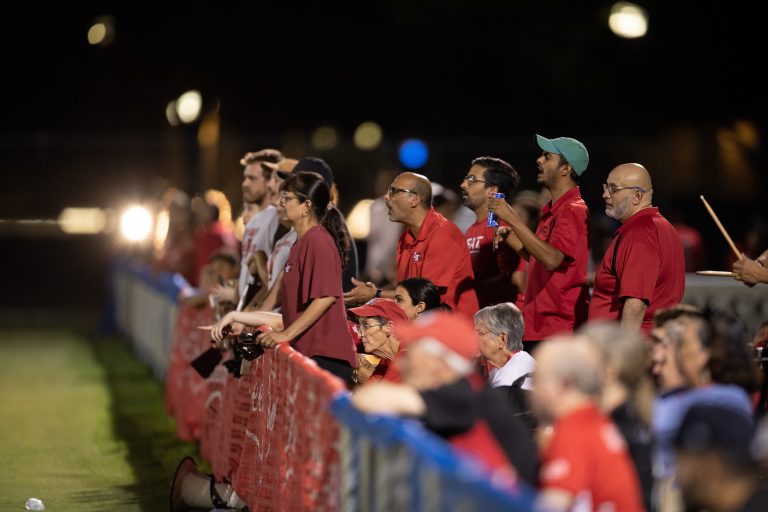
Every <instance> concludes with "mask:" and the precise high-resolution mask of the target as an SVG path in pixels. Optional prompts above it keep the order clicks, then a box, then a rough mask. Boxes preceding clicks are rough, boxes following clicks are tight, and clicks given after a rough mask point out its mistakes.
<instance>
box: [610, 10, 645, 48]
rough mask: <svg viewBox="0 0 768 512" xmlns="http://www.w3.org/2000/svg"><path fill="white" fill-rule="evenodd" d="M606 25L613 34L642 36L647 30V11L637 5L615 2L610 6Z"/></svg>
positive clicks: (631, 36) (629, 37)
mask: <svg viewBox="0 0 768 512" xmlns="http://www.w3.org/2000/svg"><path fill="white" fill-rule="evenodd" d="M608 26H609V27H610V28H611V30H612V31H613V33H614V34H616V35H617V36H619V37H623V38H625V39H636V38H638V37H643V36H644V35H645V34H646V32H648V13H647V12H646V11H645V9H643V8H642V7H640V6H639V5H636V4H633V3H630V2H617V3H615V4H613V6H612V7H611V14H610V15H609V16H608Z"/></svg>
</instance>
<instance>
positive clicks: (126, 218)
mask: <svg viewBox="0 0 768 512" xmlns="http://www.w3.org/2000/svg"><path fill="white" fill-rule="evenodd" d="M120 233H121V234H122V235H123V237H124V238H125V239H126V240H128V241H129V242H143V241H144V240H146V239H147V238H149V235H150V234H152V214H151V213H149V210H147V209H146V208H144V207H143V206H139V205H134V206H131V207H129V208H127V209H126V210H125V211H124V212H123V214H122V215H121V216H120Z"/></svg>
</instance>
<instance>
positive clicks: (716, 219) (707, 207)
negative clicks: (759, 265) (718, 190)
mask: <svg viewBox="0 0 768 512" xmlns="http://www.w3.org/2000/svg"><path fill="white" fill-rule="evenodd" d="M699 197H700V198H701V201H702V202H703V203H704V207H705V208H706V209H707V211H708V212H709V214H710V215H711V216H712V220H714V221H715V224H717V227H718V228H720V232H721V233H722V234H723V236H724V237H725V239H726V240H727V241H728V245H730V246H731V249H733V254H735V255H736V259H739V260H740V259H741V253H740V252H739V250H738V249H737V248H736V244H734V243H733V240H731V237H730V236H729V235H728V232H727V231H726V230H725V228H724V227H723V224H722V223H721V222H720V219H718V218H717V214H716V213H715V210H713V209H712V207H711V206H709V203H708V202H707V200H706V199H704V196H699Z"/></svg>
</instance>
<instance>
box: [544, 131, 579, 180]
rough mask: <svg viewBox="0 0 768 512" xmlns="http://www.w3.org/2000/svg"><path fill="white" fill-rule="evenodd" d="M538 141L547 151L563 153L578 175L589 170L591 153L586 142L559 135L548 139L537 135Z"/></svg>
mask: <svg viewBox="0 0 768 512" xmlns="http://www.w3.org/2000/svg"><path fill="white" fill-rule="evenodd" d="M536 143H537V144H538V145H539V147H540V148H541V149H543V150H544V151H546V152H547V153H556V154H558V155H563V156H564V157H565V159H566V160H568V163H569V164H571V167H573V170H574V171H575V172H576V174H577V175H578V176H581V175H582V174H583V173H584V171H586V170H587V166H588V165H589V153H587V148H586V147H584V144H582V143H581V142H579V141H577V140H576V139H572V138H570V137H558V138H556V139H548V138H546V137H542V136H541V135H538V134H537V135H536Z"/></svg>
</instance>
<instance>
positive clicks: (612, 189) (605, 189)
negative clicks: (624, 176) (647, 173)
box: [603, 183, 645, 195]
mask: <svg viewBox="0 0 768 512" xmlns="http://www.w3.org/2000/svg"><path fill="white" fill-rule="evenodd" d="M625 189H631V190H639V191H640V192H642V193H645V189H644V188H643V187H620V186H618V185H609V184H607V183H603V194H605V193H606V192H608V194H610V195H613V194H615V193H616V192H618V191H619V190H625Z"/></svg>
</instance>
